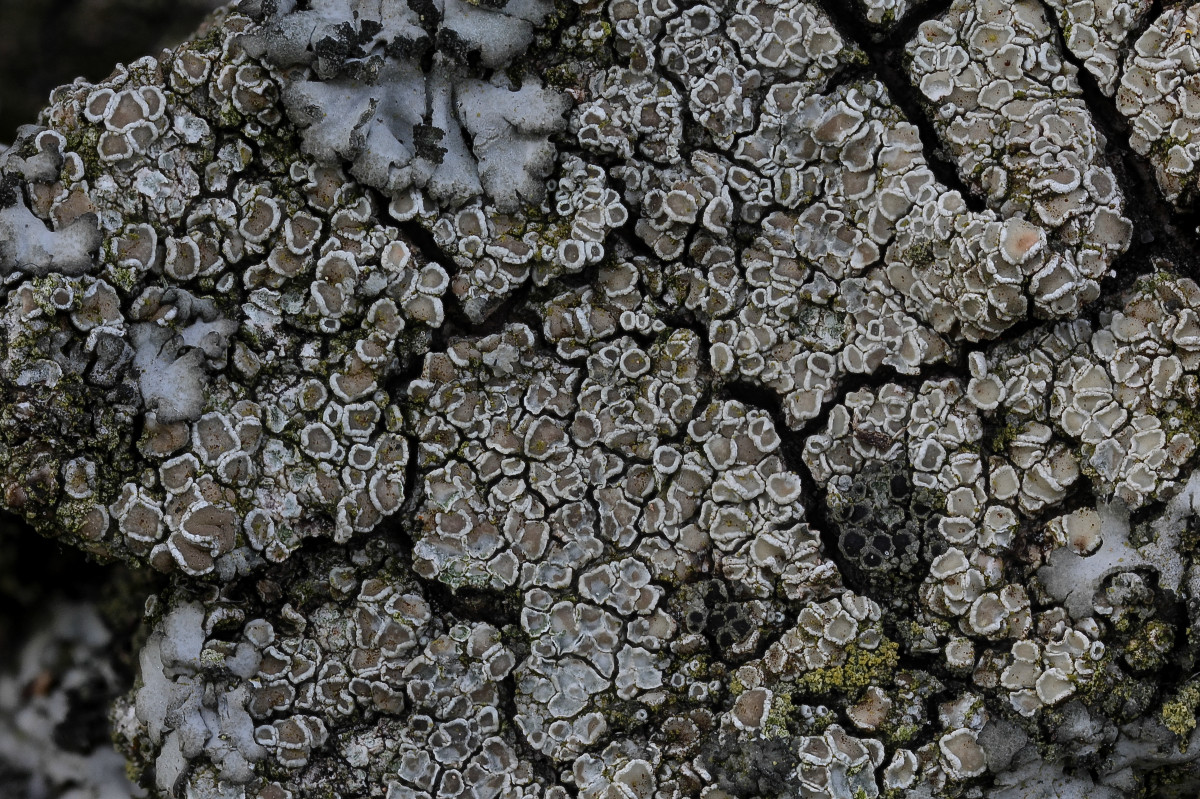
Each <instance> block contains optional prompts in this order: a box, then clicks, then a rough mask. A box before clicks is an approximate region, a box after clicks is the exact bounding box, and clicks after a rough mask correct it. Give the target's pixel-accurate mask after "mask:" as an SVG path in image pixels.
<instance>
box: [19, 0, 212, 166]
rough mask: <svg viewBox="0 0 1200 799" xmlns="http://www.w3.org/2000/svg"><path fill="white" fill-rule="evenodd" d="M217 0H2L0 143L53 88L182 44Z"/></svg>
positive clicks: (30, 117)
mask: <svg viewBox="0 0 1200 799" xmlns="http://www.w3.org/2000/svg"><path fill="white" fill-rule="evenodd" d="M219 5H221V0H0V144H7V143H11V142H12V141H13V138H14V137H15V135H16V130H17V128H18V127H20V126H21V125H27V124H31V123H33V122H35V121H36V120H37V115H38V112H39V111H40V110H41V109H42V107H43V106H45V105H46V100H47V98H48V97H49V96H50V91H51V90H52V89H54V88H55V87H56V86H59V85H62V84H64V83H70V82H71V81H72V80H74V79H75V78H76V77H78V76H82V77H85V78H87V79H88V80H89V81H99V80H102V79H103V78H104V77H106V76H107V75H109V74H110V73H111V72H112V71H113V67H114V66H115V65H116V64H118V63H128V62H130V61H133V60H136V59H138V58H140V57H142V56H146V55H152V54H154V53H156V52H158V51H159V50H161V49H162V48H163V47H169V46H174V45H175V44H178V43H179V42H181V41H183V39H184V38H185V37H187V36H188V34H190V33H191V32H192V31H193V30H194V29H195V28H196V26H197V25H198V24H199V23H200V20H201V19H203V17H204V15H205V14H207V13H208V12H210V11H212V10H213V9H215V8H216V7H218V6H219Z"/></svg>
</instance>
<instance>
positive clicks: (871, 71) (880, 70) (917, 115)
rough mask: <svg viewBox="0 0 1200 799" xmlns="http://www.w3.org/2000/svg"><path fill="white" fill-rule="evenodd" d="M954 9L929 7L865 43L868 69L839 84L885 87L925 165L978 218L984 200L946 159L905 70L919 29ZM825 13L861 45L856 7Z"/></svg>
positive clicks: (842, 0) (839, 0)
mask: <svg viewBox="0 0 1200 799" xmlns="http://www.w3.org/2000/svg"><path fill="white" fill-rule="evenodd" d="M950 4H951V0H936V2H930V3H928V4H926V5H925V6H924V7H922V8H921V9H920V11H921V12H922V13H920V14H918V13H915V11H914V13H910V14H909V15H908V16H907V17H905V18H904V20H902V21H901V22H900V23H899V24H897V25H896V27H894V28H893V29H892V30H891V31H890V32H888V34H887V35H886V36H884V37H883V38H882V39H880V40H879V41H878V42H875V43H871V42H870V41H866V42H864V43H863V45H862V48H861V49H862V51H863V53H864V54H865V55H866V57H867V64H866V65H865V66H863V67H852V68H850V69H848V70H845V71H844V72H842V73H841V74H840V75H839V76H838V78H837V81H836V82H837V84H840V85H845V84H846V83H849V82H853V81H855V80H871V79H877V80H879V81H880V82H881V83H883V85H884V86H885V87H886V88H887V93H888V97H889V99H890V100H891V101H892V103H893V104H894V105H895V106H896V107H897V108H899V109H900V111H901V113H902V114H903V115H904V118H905V119H906V120H907V121H908V122H910V123H912V124H913V125H914V126H916V128H917V131H918V132H919V134H920V139H921V146H922V148H923V149H924V154H925V162H926V163H927V164H928V166H929V169H930V171H932V172H933V174H934V177H936V178H937V180H938V182H939V183H941V184H942V185H943V186H946V187H947V188H949V189H952V190H955V191H958V193H959V194H961V195H962V197H963V200H964V201H965V202H966V204H967V208H969V209H970V210H972V211H975V212H979V211H982V210H984V208H985V204H984V200H983V198H982V197H981V196H979V195H978V194H977V193H976V192H974V191H972V190H971V189H970V188H968V187H967V185H966V183H964V182H963V180H962V178H961V177H960V176H959V174H958V167H957V166H956V165H955V164H954V161H953V159H952V158H950V156H949V155H948V154H947V153H946V151H945V149H944V146H943V145H942V143H941V137H940V136H938V133H937V130H936V129H935V128H934V125H933V121H932V119H931V117H930V115H929V113H928V112H927V110H926V109H927V107H928V106H927V102H926V101H925V99H924V98H923V97H922V96H921V94H920V91H919V90H918V89H917V87H915V86H914V85H913V83H912V80H911V79H910V78H909V76H908V73H907V72H905V70H904V62H905V59H906V57H907V56H906V54H905V52H904V48H905V47H906V46H907V45H908V43H909V41H911V40H912V38H913V36H915V35H916V32H917V28H919V27H920V26H921V24H922V23H924V22H925V21H927V20H929V19H935V18H937V17H940V16H941V15H942V14H944V13H945V12H946V11H947V10H948V9H949V8H950ZM821 7H822V9H823V10H824V11H825V13H826V14H828V15H829V17H830V19H832V20H833V22H834V25H836V26H837V28H838V30H839V31H841V33H842V35H843V36H845V37H846V38H847V39H848V40H850V41H855V42H857V38H858V37H855V36H852V35H851V32H852V31H856V30H860V29H861V28H862V27H863V25H864V23H863V22H862V19H861V18H860V17H859V15H858V14H857V13H856V11H855V10H854V7H852V4H851V3H848V2H846V0H824V2H821Z"/></svg>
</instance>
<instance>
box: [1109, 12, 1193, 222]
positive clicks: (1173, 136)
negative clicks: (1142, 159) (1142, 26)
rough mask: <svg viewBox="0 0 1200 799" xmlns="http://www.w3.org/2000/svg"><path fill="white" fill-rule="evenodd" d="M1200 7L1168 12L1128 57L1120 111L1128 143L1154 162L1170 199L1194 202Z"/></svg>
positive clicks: (1175, 201) (1119, 100) (1144, 35)
mask: <svg viewBox="0 0 1200 799" xmlns="http://www.w3.org/2000/svg"><path fill="white" fill-rule="evenodd" d="M1198 31H1200V7H1198V6H1195V5H1190V6H1186V7H1184V6H1179V7H1175V8H1172V9H1170V10H1168V11H1164V12H1163V13H1162V15H1160V16H1159V17H1158V18H1157V19H1155V20H1154V23H1153V24H1152V25H1150V27H1149V28H1147V29H1146V32H1145V33H1143V34H1142V35H1141V36H1140V37H1138V39H1137V41H1136V42H1134V44H1133V50H1132V52H1130V53H1129V54H1128V56H1126V58H1125V63H1124V71H1123V72H1122V74H1121V85H1120V87H1119V88H1118V89H1117V93H1116V100H1117V110H1118V111H1120V112H1121V113H1122V114H1123V115H1124V116H1125V117H1127V118H1128V120H1129V128H1130V131H1129V146H1130V147H1131V148H1132V149H1133V151H1134V152H1136V153H1139V154H1140V155H1144V156H1147V157H1148V158H1149V159H1150V161H1151V163H1152V164H1154V176H1155V178H1157V180H1158V186H1159V188H1160V189H1161V190H1162V193H1163V194H1164V195H1165V196H1166V198H1167V199H1168V200H1170V201H1171V202H1173V203H1176V204H1177V205H1181V206H1183V205H1192V204H1193V203H1194V202H1195V199H1196V177H1197V171H1198V167H1197V165H1196V162H1197V160H1200V136H1198V132H1200V121H1198V120H1200V64H1198V63H1197V58H1198V57H1200V50H1198V49H1197V46H1196V43H1195V37H1196V34H1197V32H1198Z"/></svg>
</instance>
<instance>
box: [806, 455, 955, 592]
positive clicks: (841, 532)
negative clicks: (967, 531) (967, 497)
mask: <svg viewBox="0 0 1200 799" xmlns="http://www.w3.org/2000/svg"><path fill="white" fill-rule="evenodd" d="M942 504H943V503H942V500H941V498H940V497H939V496H938V495H937V494H935V493H934V492H931V491H928V490H926V489H921V488H917V487H915V486H914V485H913V483H912V479H911V477H910V476H909V473H908V468H907V465H906V464H904V463H902V462H889V463H878V462H871V463H868V464H867V465H866V466H865V467H864V468H863V469H862V471H860V472H859V473H858V474H856V475H853V476H852V477H848V478H843V479H842V480H840V481H835V485H834V486H831V487H830V490H829V492H828V493H827V494H826V496H825V506H826V514H827V518H828V519H829V520H830V521H831V522H832V523H833V526H834V527H835V528H836V531H837V545H838V551H839V553H840V554H841V557H842V559H843V561H844V565H845V566H846V567H847V570H848V571H849V573H850V576H851V578H852V579H856V580H859V581H861V582H863V583H865V584H867V585H871V586H874V585H888V584H892V585H895V586H897V587H899V586H902V585H904V584H908V583H911V582H912V581H913V579H914V577H915V576H918V572H919V570H918V569H917V568H916V567H917V565H918V564H919V563H921V562H922V560H924V561H928V560H929V559H930V558H931V557H933V556H935V555H936V554H937V553H933V552H930V551H926V552H924V557H922V555H923V550H926V549H931V547H927V546H926V545H925V542H927V541H930V542H931V541H934V540H936V539H938V538H939V537H940V536H939V534H938V529H937V525H938V519H939V518H940V510H941V507H942Z"/></svg>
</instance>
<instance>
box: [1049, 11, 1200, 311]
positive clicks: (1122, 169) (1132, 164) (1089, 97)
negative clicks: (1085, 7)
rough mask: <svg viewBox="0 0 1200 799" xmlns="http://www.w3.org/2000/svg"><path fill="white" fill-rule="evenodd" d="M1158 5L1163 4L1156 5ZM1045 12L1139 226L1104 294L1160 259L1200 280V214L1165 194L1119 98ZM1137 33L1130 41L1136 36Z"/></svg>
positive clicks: (1117, 290) (1126, 285) (1121, 288)
mask: <svg viewBox="0 0 1200 799" xmlns="http://www.w3.org/2000/svg"><path fill="white" fill-rule="evenodd" d="M1156 5H1157V3H1156ZM1043 11H1044V12H1045V14H1046V18H1047V20H1048V21H1049V23H1050V27H1051V29H1052V30H1053V31H1054V33H1055V36H1056V43H1057V45H1058V47H1059V50H1060V51H1061V52H1062V56H1063V58H1064V59H1065V60H1066V61H1067V62H1069V63H1070V64H1071V65H1072V66H1074V67H1075V68H1076V70H1077V74H1076V78H1077V80H1078V82H1079V88H1080V91H1081V94H1082V97H1083V101H1084V103H1085V104H1086V106H1087V108H1088V110H1089V111H1090V112H1091V116H1092V121H1093V124H1095V126H1096V128H1097V130H1099V131H1100V132H1101V133H1102V134H1103V135H1104V138H1105V149H1104V154H1105V159H1106V162H1107V166H1109V168H1111V169H1112V171H1113V174H1115V175H1116V177H1117V183H1118V185H1119V186H1120V188H1121V192H1122V193H1123V194H1124V196H1125V215H1126V216H1127V217H1129V218H1130V219H1131V220H1132V222H1133V226H1134V233H1133V242H1132V243H1131V244H1130V247H1129V249H1128V250H1127V251H1126V252H1125V253H1123V254H1122V255H1121V256H1119V257H1118V258H1117V259H1116V260H1115V261H1114V262H1113V266H1112V269H1111V270H1110V272H1109V275H1108V277H1107V278H1106V279H1105V280H1104V281H1103V282H1102V284H1101V296H1103V297H1114V296H1120V295H1121V294H1123V293H1124V292H1126V291H1128V290H1129V289H1130V288H1131V287H1132V286H1133V284H1134V283H1135V282H1136V280H1137V279H1138V278H1139V277H1142V276H1144V275H1146V274H1148V273H1149V272H1151V271H1152V270H1153V269H1154V261H1155V259H1160V258H1161V259H1165V260H1167V261H1170V262H1171V263H1172V264H1173V265H1174V267H1175V269H1176V271H1178V272H1179V273H1180V274H1181V275H1183V276H1185V277H1190V278H1192V279H1194V280H1200V253H1197V252H1196V247H1195V239H1194V236H1195V234H1196V230H1197V225H1198V223H1200V214H1198V213H1197V212H1196V211H1194V210H1182V211H1181V210H1179V209H1177V208H1176V207H1175V206H1173V205H1172V204H1171V203H1169V202H1167V200H1166V199H1165V198H1164V197H1163V194H1162V192H1161V191H1160V190H1159V188H1158V183H1157V181H1156V180H1155V177H1154V166H1153V164H1151V163H1150V161H1149V159H1147V158H1146V157H1145V156H1141V155H1138V154H1137V153H1135V152H1134V151H1133V150H1132V149H1131V148H1130V146H1129V121H1128V120H1127V119H1126V118H1125V117H1124V116H1122V114H1121V112H1120V111H1118V110H1117V105H1116V101H1115V100H1114V99H1113V98H1111V97H1109V96H1108V95H1106V94H1105V93H1104V92H1103V91H1101V90H1100V85H1099V84H1098V83H1097V82H1096V78H1095V76H1093V75H1092V73H1090V72H1089V71H1088V70H1087V68H1086V67H1085V66H1084V64H1083V62H1081V61H1080V60H1079V59H1078V58H1077V57H1076V56H1075V55H1074V54H1073V53H1072V52H1071V51H1070V50H1068V49H1067V45H1066V40H1065V39H1064V37H1063V31H1062V27H1061V25H1060V24H1059V19H1058V16H1057V15H1056V14H1055V13H1054V10H1053V9H1052V8H1049V7H1048V6H1046V5H1045V3H1044V2H1043ZM1157 13H1158V10H1157V9H1152V10H1151V12H1150V13H1149V14H1147V17H1146V24H1153V20H1154V19H1155V17H1156V16H1157ZM1136 36H1137V34H1136V33H1131V34H1130V38H1129V40H1128V42H1127V44H1132V43H1133V41H1135V40H1136Z"/></svg>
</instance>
